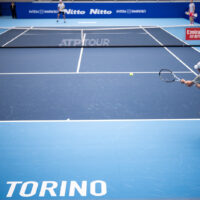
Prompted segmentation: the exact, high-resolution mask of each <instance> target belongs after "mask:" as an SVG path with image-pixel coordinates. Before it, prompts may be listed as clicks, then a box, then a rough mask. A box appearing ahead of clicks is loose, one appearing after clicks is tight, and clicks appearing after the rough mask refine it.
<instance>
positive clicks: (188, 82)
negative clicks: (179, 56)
mask: <svg viewBox="0 0 200 200" xmlns="http://www.w3.org/2000/svg"><path fill="white" fill-rule="evenodd" d="M181 83H183V84H185V85H187V86H188V87H191V86H193V85H194V81H186V80H185V79H181Z"/></svg>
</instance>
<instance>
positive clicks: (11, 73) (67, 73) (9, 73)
mask: <svg viewBox="0 0 200 200" xmlns="http://www.w3.org/2000/svg"><path fill="white" fill-rule="evenodd" d="M130 73H133V74H158V73H159V72H158V71H157V72H79V74H82V75H90V74H91V75H92V74H130ZM174 73H176V74H191V73H192V72H190V71H174ZM0 75H77V72H8V73H0Z"/></svg>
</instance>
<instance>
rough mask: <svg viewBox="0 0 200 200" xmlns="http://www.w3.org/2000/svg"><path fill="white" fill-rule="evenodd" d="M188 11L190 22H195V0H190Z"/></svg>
mask: <svg viewBox="0 0 200 200" xmlns="http://www.w3.org/2000/svg"><path fill="white" fill-rule="evenodd" d="M188 12H189V18H190V24H194V13H195V5H194V2H193V0H190V4H189V11H188Z"/></svg>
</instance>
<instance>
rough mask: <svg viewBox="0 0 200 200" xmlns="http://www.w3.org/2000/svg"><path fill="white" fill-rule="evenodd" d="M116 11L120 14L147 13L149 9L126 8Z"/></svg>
mask: <svg viewBox="0 0 200 200" xmlns="http://www.w3.org/2000/svg"><path fill="white" fill-rule="evenodd" d="M116 13H118V14H145V13H147V10H145V9H143V10H132V9H126V10H116Z"/></svg>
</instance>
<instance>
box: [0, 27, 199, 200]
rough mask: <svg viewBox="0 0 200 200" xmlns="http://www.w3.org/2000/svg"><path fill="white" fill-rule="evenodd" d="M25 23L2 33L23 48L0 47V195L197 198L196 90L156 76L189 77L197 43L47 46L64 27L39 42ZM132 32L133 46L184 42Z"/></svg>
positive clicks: (18, 198)
mask: <svg viewBox="0 0 200 200" xmlns="http://www.w3.org/2000/svg"><path fill="white" fill-rule="evenodd" d="M25 31H26V29H23V30H17V31H16V32H15V31H12V32H10V31H7V32H5V33H3V34H1V35H0V41H1V42H0V45H1V46H2V47H16V46H21V48H0V60H1V67H0V94H1V98H0V110H1V112H0V133H1V134H0V160H1V165H0V171H1V173H0V174H1V177H0V180H1V181H0V188H1V190H0V195H1V196H0V197H1V199H2V200H4V199H6V200H7V199H12V200H22V199H24V198H26V199H30V200H33V199H34V200H39V199H59V200H60V199H62V200H64V199H74V200H75V199H76V200H77V199H80V200H86V199H87V200H96V199H97V200H98V199H99V200H100V199H101V200H115V199H125V200H126V199H127V200H128V199H148V200H152V199H177V200H180V199H181V200H182V199H199V198H200V173H199V170H200V167H199V166H200V134H199V128H200V123H199V119H200V110H199V99H200V91H199V89H198V88H196V87H191V88H188V87H186V86H185V85H182V84H180V83H179V82H174V83H165V82H162V81H161V80H160V78H159V76H158V72H159V71H160V69H161V68H168V69H170V70H172V71H174V72H176V74H177V75H178V76H180V77H181V78H185V79H193V78H194V77H195V76H196V75H197V71H195V70H194V69H193V66H194V65H195V64H196V63H197V62H198V61H199V60H200V52H199V51H198V50H196V49H194V48H193V47H171V46H169V47H167V46H165V47H144V46H143V47H95V48H83V47H82V48H77V47H76V48H57V47H55V48H52V47H51V48H45V45H46V41H50V45H53V46H54V45H57V46H58V45H59V44H60V43H62V44H63V34H60V32H58V34H57V35H59V37H57V38H56V40H53V38H54V37H51V36H50V37H49V38H46V37H45V36H44V37H43V36H42V38H43V39H42V42H41V43H40V40H39V36H38V35H39V32H37V33H33V32H34V30H28V31H26V32H25ZM123 33H124V32H123ZM20 34H21V35H20ZM108 34H110V33H107V34H106V36H107V35H108ZM134 34H136V36H137V37H135V38H134V39H133V40H135V41H133V43H134V44H136V45H137V44H139V43H141V42H145V43H146V44H148V45H149V46H150V45H160V46H161V45H167V44H172V43H173V44H176V45H182V44H183V42H182V41H181V40H179V39H177V38H175V37H174V36H173V35H172V34H169V33H168V32H166V31H165V30H164V29H161V28H156V29H153V30H152V29H148V28H147V29H146V28H143V27H142V28H141V29H138V30H137V31H134ZM72 35H74V34H72ZM89 35H90V36H91V35H93V33H90V34H86V35H84V39H87V38H88V36H89ZM102 35H103V34H102ZM116 35H118V34H116ZM116 35H115V36H112V37H113V38H112V39H113V40H112V42H113V43H114V44H115V45H120V44H118V43H117V42H118V40H117V37H119V36H116ZM68 36H69V34H68ZM68 36H67V37H68ZM70 37H71V35H70ZM74 37H75V39H79V36H77V35H76V34H75V36H74ZM91 37H92V36H91ZM95 37H96V36H95ZM103 37H104V36H103ZM110 37H111V36H110ZM44 38H45V39H44ZM64 39H65V36H64ZM123 39H124V40H125V39H126V36H125V35H124V34H123V37H122V40H121V41H122V42H123ZM128 40H130V38H129V36H128ZM43 42H44V43H43ZM65 42H66V40H65ZM34 44H35V46H34ZM23 45H25V46H24V47H23V48H22V46H23ZM32 45H33V46H34V48H33V47H32V48H29V47H28V46H32ZM38 45H41V46H43V47H42V48H36V47H37V46H38ZM127 45H128V44H127ZM130 73H133V76H132V75H130Z"/></svg>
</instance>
